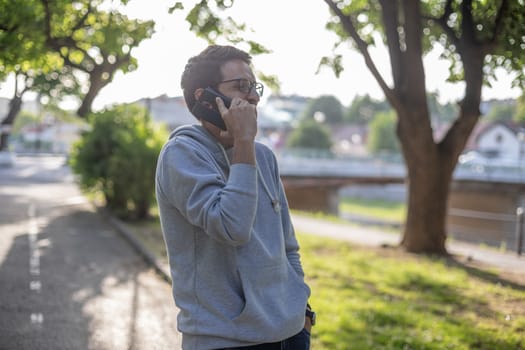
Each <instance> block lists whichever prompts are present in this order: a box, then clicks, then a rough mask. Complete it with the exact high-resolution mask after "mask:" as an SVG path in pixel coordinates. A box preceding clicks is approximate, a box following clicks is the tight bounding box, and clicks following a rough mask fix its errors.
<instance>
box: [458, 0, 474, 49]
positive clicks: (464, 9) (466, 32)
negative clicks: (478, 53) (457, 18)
mask: <svg viewBox="0 0 525 350" xmlns="http://www.w3.org/2000/svg"><path fill="white" fill-rule="evenodd" d="M461 17H462V20H461V33H462V36H463V37H466V39H468V41H470V42H472V43H476V42H477V39H476V35H475V31H474V18H473V17H472V0H463V1H462V2H461Z"/></svg>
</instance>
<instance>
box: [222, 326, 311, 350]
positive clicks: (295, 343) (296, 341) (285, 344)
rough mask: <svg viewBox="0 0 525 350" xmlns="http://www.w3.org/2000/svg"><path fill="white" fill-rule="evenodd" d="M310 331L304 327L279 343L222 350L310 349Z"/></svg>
mask: <svg viewBox="0 0 525 350" xmlns="http://www.w3.org/2000/svg"><path fill="white" fill-rule="evenodd" d="M309 349H310V333H309V332H308V331H307V330H306V329H303V330H302V331H300V332H299V333H297V334H296V335H294V336H293V337H290V338H288V339H285V340H283V341H280V342H277V343H266V344H259V345H252V346H243V347H240V348H228V349H222V350H309Z"/></svg>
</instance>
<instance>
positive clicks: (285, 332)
mask: <svg viewBox="0 0 525 350" xmlns="http://www.w3.org/2000/svg"><path fill="white" fill-rule="evenodd" d="M240 276H241V280H242V290H243V293H244V300H245V306H244V308H243V310H242V311H241V313H240V314H239V315H238V316H237V317H235V318H234V319H232V322H233V323H234V325H235V329H236V330H237V337H238V339H241V340H246V341H252V342H258V341H260V342H269V341H278V340H282V339H284V338H287V337H289V336H291V335H292V334H295V333H297V332H298V331H299V330H300V329H301V328H302V327H303V326H304V310H305V307H306V301H307V298H308V292H309V291H308V287H307V286H306V285H305V284H304V282H303V281H302V279H301V278H300V277H299V276H297V274H296V273H295V271H293V269H292V268H291V267H289V266H288V264H286V263H283V264H279V265H275V266H266V267H251V268H247V267H246V266H243V267H242V268H240ZM268 336H271V337H273V339H268Z"/></svg>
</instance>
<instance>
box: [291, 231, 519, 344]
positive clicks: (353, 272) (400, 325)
mask: <svg viewBox="0 0 525 350" xmlns="http://www.w3.org/2000/svg"><path fill="white" fill-rule="evenodd" d="M299 241H300V243H301V246H302V261H303V265H304V269H305V273H306V275H307V281H308V283H309V284H310V286H311V288H312V291H313V293H312V297H311V300H310V301H311V304H312V305H313V306H315V309H316V310H317V312H318V320H319V321H318V325H317V326H316V327H315V328H314V332H313V346H312V349H315V350H318V349H327V350H328V349H330V350H332V349H374V350H376V349H377V350H378V349H400V350H407V349H418V350H419V349H436V350H437V349H455V350H461V349H465V350H466V349H486V350H489V349H490V350H498V349H501V350H510V349H525V287H524V286H520V285H518V284H515V283H512V282H510V281H508V282H506V281H504V280H501V279H499V278H498V276H497V275H496V274H494V273H491V272H489V271H482V270H477V269H473V268H471V267H466V266H462V264H461V263H459V262H457V261H454V260H452V259H444V258H429V257H422V256H416V255H410V254H406V253H403V252H400V251H398V250H395V249H391V248H390V249H388V248H385V249H380V248H378V249H377V250H373V249H368V248H367V249H364V248H359V247H355V246H352V245H351V244H348V243H346V242H341V241H336V240H328V239H324V238H323V239H321V238H319V237H317V236H315V235H306V234H299Z"/></svg>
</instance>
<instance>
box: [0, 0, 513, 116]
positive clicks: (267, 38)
mask: <svg viewBox="0 0 525 350" xmlns="http://www.w3.org/2000/svg"><path fill="white" fill-rule="evenodd" d="M175 2H176V0H154V1H151V0H131V1H130V2H129V4H128V6H127V7H126V9H125V10H124V11H123V12H124V13H126V14H127V15H128V16H129V17H132V18H140V19H144V20H147V19H153V20H154V21H155V23H156V25H155V34H154V35H153V36H152V38H151V39H148V40H145V41H144V42H142V43H141V44H140V46H139V47H137V48H135V49H134V50H133V55H134V56H135V57H136V58H137V59H138V64H139V67H138V69H137V70H136V71H134V72H131V73H128V74H125V75H124V74H121V73H117V74H116V75H115V77H114V79H113V82H112V83H110V84H109V85H108V86H106V87H105V88H104V89H103V90H102V91H101V92H100V93H99V95H98V96H97V98H96V100H95V102H94V105H93V107H94V109H95V110H98V109H100V108H103V107H104V106H106V105H110V104H113V103H124V102H132V101H136V100H138V99H140V98H143V97H156V96H159V95H163V94H166V95H168V96H180V95H182V90H181V89H180V77H181V75H182V71H183V69H184V66H185V64H186V62H187V60H188V59H189V58H190V57H191V56H194V55H196V54H198V53H199V52H200V51H202V50H203V49H204V48H205V47H206V46H207V43H206V42H205V41H204V40H202V39H199V38H197V37H196V36H195V34H193V33H192V32H190V31H189V25H188V23H187V22H186V21H185V19H184V14H185V12H182V11H175V12H174V13H173V14H169V13H168V8H169V7H170V6H171V5H173V4H174V3H175ZM185 3H188V1H185ZM192 3H194V1H189V4H188V5H186V6H187V8H190V6H191V4H192ZM228 14H230V15H231V16H232V17H233V18H234V19H235V20H237V21H238V22H243V23H246V24H247V25H248V27H249V28H251V29H252V30H251V31H250V32H248V33H247V37H248V38H249V39H253V40H255V41H257V42H259V43H261V44H263V45H264V46H265V47H267V48H269V49H271V50H272V53H270V54H264V55H258V56H255V57H254V58H253V64H254V67H255V69H256V70H260V71H262V72H264V73H265V74H273V75H276V76H277V77H278V78H279V80H280V82H281V93H282V94H286V95H289V94H298V95H302V96H308V97H317V96H320V95H323V94H329V95H334V96H336V97H337V98H339V100H340V101H341V103H343V104H344V105H347V106H348V105H349V104H350V103H351V101H352V100H353V99H354V98H355V97H356V96H358V95H360V96H362V95H365V94H369V95H371V96H372V97H374V98H377V99H384V95H383V93H382V91H381V90H380V88H379V86H378V85H377V83H376V81H375V79H374V78H373V77H372V75H371V73H370V72H369V71H368V68H367V67H366V66H365V64H364V61H363V58H362V56H361V55H360V54H359V53H357V52H356V51H355V50H353V49H352V48H351V47H350V45H345V46H342V47H341V48H340V49H339V52H340V53H342V54H343V57H344V60H343V65H344V67H345V71H344V72H343V73H342V74H341V76H340V77H339V78H336V77H335V75H334V73H333V72H332V70H331V69H329V68H322V69H321V70H320V71H319V73H318V74H316V71H317V69H318V65H319V61H320V59H321V57H323V56H330V55H331V54H332V48H333V45H334V43H335V42H336V37H335V34H333V33H331V32H329V31H327V30H326V29H325V24H326V22H327V19H328V18H329V11H328V7H327V5H326V4H325V3H324V1H322V0H286V1H282V0H265V1H253V0H252V1H248V0H237V1H235V4H234V6H233V7H232V8H231V9H229V10H228ZM223 43H224V42H223ZM371 54H372V57H373V59H374V61H375V63H376V65H377V67H378V68H379V70H380V71H381V73H382V75H383V77H384V79H385V80H386V81H387V82H391V78H390V70H389V67H390V64H389V61H388V55H387V51H386V50H385V49H384V48H383V49H380V48H372V49H371ZM438 57H439V51H438V50H435V51H433V52H431V53H430V54H429V55H428V56H427V57H426V58H425V60H424V62H425V67H426V76H427V90H428V91H436V90H437V91H438V92H439V94H440V99H441V101H442V102H445V101H455V100H458V99H460V98H461V97H462V94H463V88H464V86H463V84H450V83H444V81H445V79H446V76H447V72H448V64H447V62H446V61H443V60H439V58H438ZM497 77H498V81H497V82H494V83H493V86H492V88H484V90H483V96H482V97H483V99H492V98H499V99H503V98H516V97H518V96H519V95H520V91H519V90H518V89H511V81H512V77H510V76H508V75H506V74H505V73H504V72H503V71H501V72H498V74H497ZM12 85H13V84H12V81H8V83H6V84H3V85H2V86H0V87H1V89H0V96H3V97H9V96H11V94H12ZM266 91H268V93H267V92H266ZM266 91H265V95H266V96H265V98H266V97H267V96H268V95H269V90H266ZM265 98H263V101H262V102H263V103H264V100H265Z"/></svg>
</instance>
